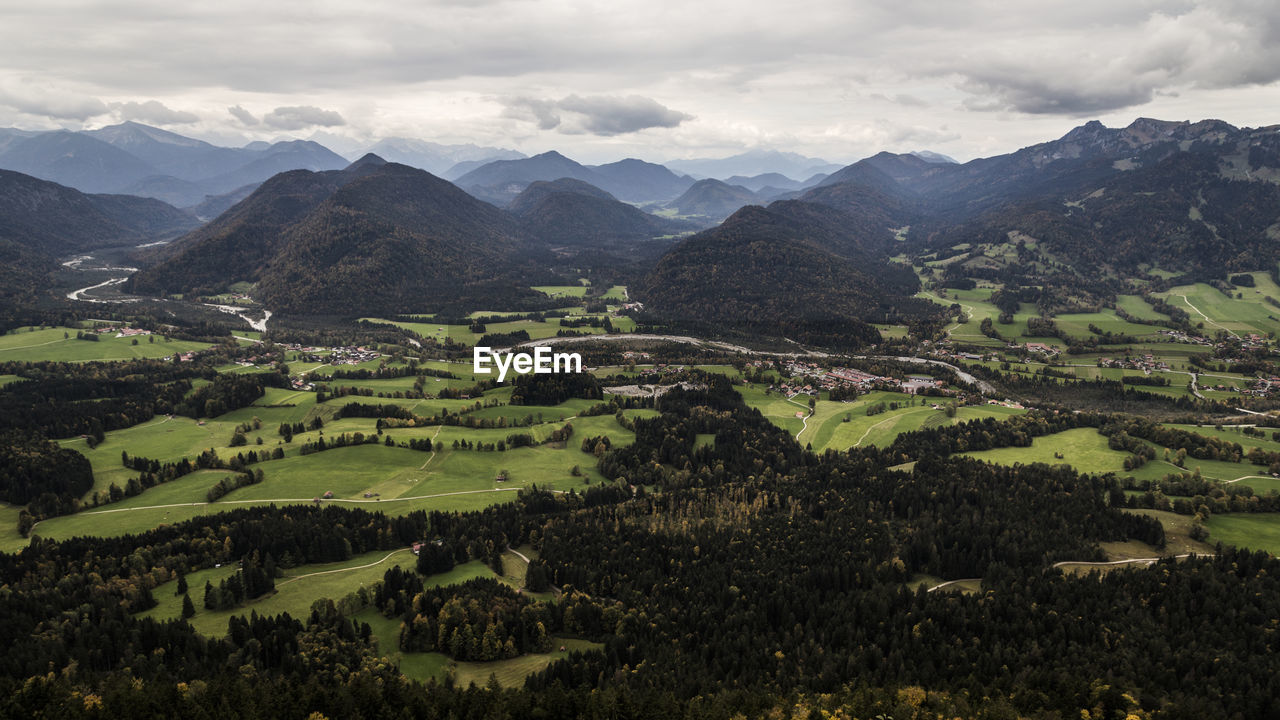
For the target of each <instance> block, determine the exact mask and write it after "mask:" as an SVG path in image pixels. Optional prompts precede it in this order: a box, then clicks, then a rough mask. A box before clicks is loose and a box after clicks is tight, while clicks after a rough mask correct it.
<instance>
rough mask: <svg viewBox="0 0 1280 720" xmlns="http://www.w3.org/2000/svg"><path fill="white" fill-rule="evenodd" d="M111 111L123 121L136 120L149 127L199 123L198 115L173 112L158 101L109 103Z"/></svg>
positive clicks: (180, 111)
mask: <svg viewBox="0 0 1280 720" xmlns="http://www.w3.org/2000/svg"><path fill="white" fill-rule="evenodd" d="M111 109H112V110H113V111H115V112H116V113H118V114H119V115H120V117H121V118H122V119H124V120H137V121H139V122H144V123H149V124H151V125H190V124H192V123H195V122H199V121H200V116H199V115H196V114H195V113H189V112H184V111H182V110H173V109H171V108H169V107H167V106H165V104H164V103H162V102H160V101H158V100H148V101H146V102H142V103H139V102H133V101H130V102H123V103H111Z"/></svg>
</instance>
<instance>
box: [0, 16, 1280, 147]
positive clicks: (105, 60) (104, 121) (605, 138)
mask: <svg viewBox="0 0 1280 720" xmlns="http://www.w3.org/2000/svg"><path fill="white" fill-rule="evenodd" d="M0 10H2V11H3V17H4V21H3V23H0V126H15V127H22V128H32V129H34V128H52V127H67V128H73V129H79V128H93V127H100V126H102V125H108V124H113V123H116V122H119V121H121V120H124V119H134V120H138V121H140V122H145V123H149V124H153V125H157V126H161V127H165V128H167V129H170V130H173V131H175V132H179V133H183V134H186V135H192V136H196V137H202V138H205V139H210V140H214V141H220V142H223V143H230V142H245V141H247V140H251V139H272V138H276V137H281V136H292V137H304V138H305V137H316V138H318V139H322V140H324V141H326V142H327V143H328V144H330V145H331V146H332V147H334V148H335V149H338V150H340V151H349V150H353V149H356V148H357V147H362V146H364V145H365V144H367V143H368V142H369V141H371V140H373V139H376V138H380V137H393V136H400V137H415V138H421V139H426V140H434V141H437V142H447V143H455V142H475V143H479V144H484V145H496V146H501V147H512V148H516V149H519V150H521V151H524V152H526V153H537V152H542V151H544V150H548V149H559V150H561V151H562V152H564V153H566V154H568V155H570V156H571V157H574V158H576V159H579V160H583V161H589V162H607V161H611V160H616V159H619V158H622V157H628V156H637V157H643V158H645V159H650V160H657V161H661V160H665V159H672V158H688V157H716V156H724V155H730V154H734V153H738V152H742V151H744V150H748V149H752V148H769V149H782V150H792V151H796V152H801V153H804V154H807V155H811V156H816V157H821V158H824V159H828V160H832V161H852V160H856V159H858V158H860V157H864V156H866V155H869V154H872V153H874V152H877V151H879V150H893V151H910V150H918V149H932V150H936V151H939V152H944V153H947V154H950V155H952V156H954V157H957V158H959V159H969V158H973V157H980V156H986V155H992V154H996V153H1001V152H1008V151H1010V150H1014V149H1017V148H1019V147H1022V146H1025V145H1028V144H1032V143H1034V142H1038V141H1041V140H1045V139H1049V138H1053V137H1057V136H1060V135H1062V134H1063V133H1065V132H1066V131H1067V130H1069V129H1070V128H1071V127H1073V126H1075V125H1078V124H1080V123H1082V122H1083V121H1085V120H1088V119H1094V118H1097V119H1100V120H1102V121H1103V122H1104V123H1106V124H1108V125H1126V124H1128V123H1129V122H1130V121H1132V120H1133V119H1134V118H1135V117H1141V116H1147V117H1157V118H1162V119H1179V120H1180V119H1201V118H1206V117H1213V118H1219V119H1222V120H1226V121H1228V122H1231V123H1233V124H1236V125H1248V126H1258V125H1270V124H1276V123H1280V85H1278V84H1277V80H1278V79H1280V3H1277V2H1275V1H1274V0H1214V1H1212V2H1196V1H1191V0H1187V1H1176V0H1070V1H1068V2H1041V1H1037V0H1022V1H1021V2H1009V0H1000V1H998V2H996V1H990V0H970V1H968V2H955V1H954V0H936V1H934V0H920V1H916V0H790V2H777V1H776V0H770V1H767V2H765V1H761V0H723V1H722V0H680V1H679V2H666V1H663V0H659V1H655V0H647V1H645V2H632V1H631V0H590V1H589V0H578V1H560V0H358V1H353V0H308V1H307V2H281V1H271V2H262V1H261V0H255V1H253V2H249V1H247V0H218V1H217V2H204V3H184V2H174V1H173V0H127V1H123V2H121V1H112V0H40V1H39V2H35V1H34V0H22V1H19V0H0Z"/></svg>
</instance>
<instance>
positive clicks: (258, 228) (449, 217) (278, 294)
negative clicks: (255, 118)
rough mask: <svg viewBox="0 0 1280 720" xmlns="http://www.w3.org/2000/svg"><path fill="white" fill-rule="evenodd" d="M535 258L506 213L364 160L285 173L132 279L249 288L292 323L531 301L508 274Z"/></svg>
mask: <svg viewBox="0 0 1280 720" xmlns="http://www.w3.org/2000/svg"><path fill="white" fill-rule="evenodd" d="M536 254H537V250H536V248H535V247H533V246H531V245H530V244H529V242H528V239H527V238H526V237H525V236H524V234H523V232H522V230H521V228H520V227H519V224H518V223H517V222H516V221H515V219H514V218H512V217H511V216H510V215H508V214H507V213H504V212H502V211H500V210H498V209H497V208H494V207H492V206H491V205H488V204H486V203H484V202H481V201H479V200H476V199H475V198H472V197H471V196H470V195H468V194H466V193H464V192H463V191H461V190H459V189H458V188H457V187H456V186H454V185H453V184H451V183H449V182H448V181H445V180H442V179H440V178H437V177H435V176H434V175H431V174H430V173H427V172H426V171H423V170H419V169H416V168H411V167H409V166H406V165H400V164H398V163H387V162H385V161H383V160H382V159H381V158H378V157H376V156H373V155H369V156H366V157H364V158H362V159H361V160H359V161H357V162H355V163H352V164H351V165H350V166H348V167H346V168H344V169H342V170H331V171H321V172H311V171H306V170H295V171H291V172H287V173H282V174H280V175H277V176H275V177H273V178H272V179H271V180H269V181H267V182H265V183H263V184H262V186H261V187H259V188H258V189H257V190H256V191H254V192H253V193H252V194H251V195H249V197H247V198H246V199H245V200H243V201H241V202H240V203H239V204H237V205H235V206H234V207H233V208H232V209H231V210H229V211H227V212H226V213H224V214H223V215H221V216H220V217H219V218H218V219H217V220H215V221H213V222H211V223H209V224H208V225H206V226H204V227H202V228H200V229H199V230H197V231H196V232H194V233H192V234H191V235H189V236H187V237H185V238H182V239H180V240H179V241H177V242H175V243H174V244H173V249H172V255H171V256H170V257H168V258H167V259H165V260H163V261H162V262H160V263H158V264H157V265H155V266H153V267H150V268H147V269H144V270H142V271H140V272H138V273H137V274H135V275H134V276H133V277H132V278H131V279H130V282H129V286H128V289H129V290H130V291H132V292H140V293H160V294H168V293H179V292H181V293H188V292H190V293H202V292H216V291H220V290H221V289H223V288H225V287H226V286H227V285H228V284H229V283H232V282H237V281H247V282H252V283H256V284H257V295H258V296H259V297H260V299H261V300H262V301H263V302H264V303H265V304H266V305H267V306H268V307H270V308H272V309H273V310H278V311H281V312H286V313H292V314H321V315H324V314H344V313H348V312H350V310H351V309H352V308H356V307H359V308H360V309H361V312H406V311H409V310H412V309H414V308H419V307H424V306H428V305H439V304H442V303H456V302H462V301H467V300H470V301H475V300H479V299H482V298H483V299H485V300H491V299H493V298H494V297H503V298H508V296H510V297H519V296H521V295H525V296H531V295H532V292H531V291H530V290H529V289H528V287H527V283H525V284H521V283H520V282H519V281H518V279H517V275H518V273H517V272H516V271H517V269H518V268H519V267H520V265H521V262H522V261H523V260H524V259H526V258H527V257H532V256H535V255H536Z"/></svg>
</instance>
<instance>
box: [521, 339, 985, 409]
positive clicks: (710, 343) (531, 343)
mask: <svg viewBox="0 0 1280 720" xmlns="http://www.w3.org/2000/svg"><path fill="white" fill-rule="evenodd" d="M623 340H665V341H668V342H678V343H686V344H690V345H701V346H703V347H713V348H719V349H721V350H729V351H732V352H740V353H743V354H744V355H776V356H779V357H818V358H826V357H832V355H831V353H825V352H821V351H819V350H805V351H802V352H791V353H778V352H766V351H763V350H752V349H750V348H745V347H742V346H741V345H732V344H730V343H725V342H720V341H718V340H700V339H698V338H695V337H689V336H688V335H650V334H645V333H630V334H622V335H581V336H578V337H552V338H542V339H541V340H527V341H525V342H522V343H519V344H518V345H516V346H515V347H535V346H538V345H554V344H558V343H579V342H617V341H623ZM850 357H853V358H855V359H863V360H897V361H899V362H907V363H923V364H926V365H937V366H939V367H945V368H948V369H950V370H951V371H952V372H954V373H955V374H956V377H958V378H960V380H961V381H962V382H966V383H969V384H970V385H973V386H974V387H976V388H978V391H979V392H982V393H988V394H990V393H996V392H997V391H996V389H995V387H994V386H993V385H991V383H989V382H986V381H985V380H979V379H978V378H976V377H974V376H973V375H971V374H970V373H967V372H965V371H964V370H962V369H960V368H958V367H956V366H955V365H952V364H951V363H948V362H943V361H941V360H930V359H928V358H918V357H906V356H897V357H894V356H890V355H851V356H850Z"/></svg>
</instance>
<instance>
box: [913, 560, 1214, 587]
mask: <svg viewBox="0 0 1280 720" xmlns="http://www.w3.org/2000/svg"><path fill="white" fill-rule="evenodd" d="M1189 557H1213V553H1183V554H1181V555H1163V556H1161V557H1149V558H1130V559H1128V560H1103V561H1096V562H1094V561H1085V560H1063V561H1061V562H1056V563H1054V564H1053V565H1051V566H1050V567H1055V568H1060V567H1063V566H1066V565H1076V566H1081V567H1115V566H1117V565H1133V564H1138V563H1141V564H1143V565H1151V564H1154V563H1156V562H1159V561H1160V560H1184V559H1186V558H1189ZM962 582H982V578H961V579H959V580H948V581H946V582H944V583H938V584H937V585H934V586H933V587H931V588H929V589H928V590H927V591H926V592H933V591H934V590H940V589H942V588H944V587H946V586H948V585H954V584H955V583H962Z"/></svg>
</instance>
